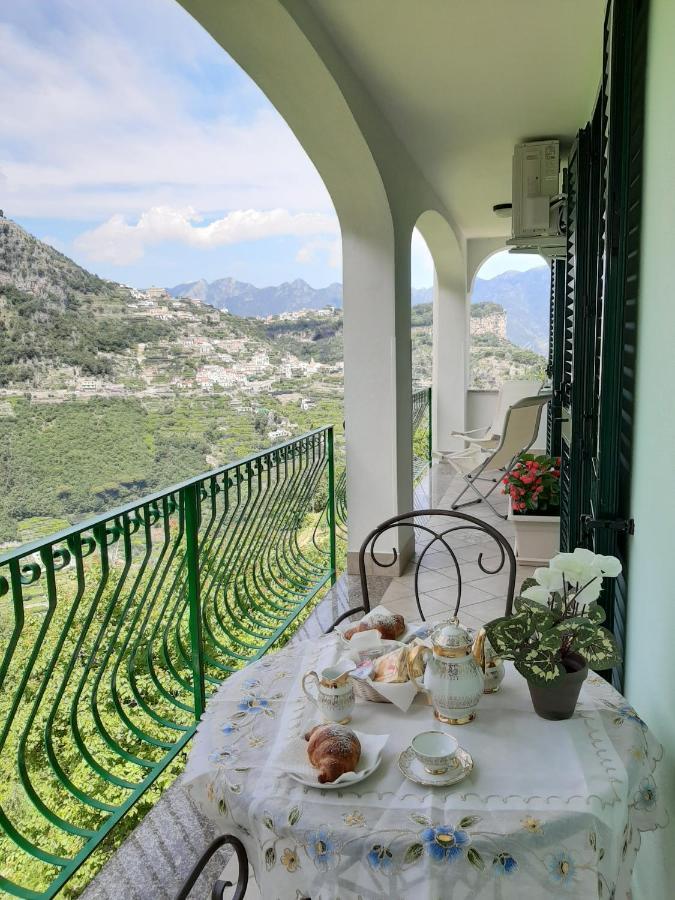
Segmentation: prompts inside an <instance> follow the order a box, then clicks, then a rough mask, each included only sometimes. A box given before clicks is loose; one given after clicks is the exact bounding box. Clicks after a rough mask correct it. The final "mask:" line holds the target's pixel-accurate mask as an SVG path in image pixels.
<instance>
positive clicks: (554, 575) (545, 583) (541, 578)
mask: <svg viewBox="0 0 675 900" xmlns="http://www.w3.org/2000/svg"><path fill="white" fill-rule="evenodd" d="M533 578H534V580H535V581H536V582H537V584H540V585H541V586H542V587H545V588H546V589H547V590H549V591H563V590H564V587H565V585H564V581H565V577H564V575H563V573H562V572H561V571H560V570H559V569H543V568H542V569H535V570H534V575H533Z"/></svg>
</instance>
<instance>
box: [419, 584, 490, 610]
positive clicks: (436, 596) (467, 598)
mask: <svg viewBox="0 0 675 900" xmlns="http://www.w3.org/2000/svg"><path fill="white" fill-rule="evenodd" d="M428 595H429V597H431V598H432V599H433V600H438V601H442V602H445V603H447V604H451V603H452V604H454V603H455V602H456V601H457V585H452V592H451V591H449V590H448V589H447V588H446V589H443V588H441V589H439V590H436V591H428ZM494 599H495V598H494V597H493V595H492V594H488V593H486V592H485V591H481V590H480V589H479V588H476V587H474V585H473V584H463V585H462V602H461V608H462V609H464V608H465V607H467V606H472V605H473V604H474V603H484V602H485V601H487V600H494Z"/></svg>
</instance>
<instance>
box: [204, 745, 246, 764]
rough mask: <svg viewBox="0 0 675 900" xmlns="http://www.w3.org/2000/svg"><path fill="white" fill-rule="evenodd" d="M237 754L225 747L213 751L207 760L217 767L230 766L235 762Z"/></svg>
mask: <svg viewBox="0 0 675 900" xmlns="http://www.w3.org/2000/svg"><path fill="white" fill-rule="evenodd" d="M238 756H239V754H238V752H237V751H236V750H229V749H228V748H227V747H225V748H223V749H222V750H214V752H213V753H211V754H210V755H209V760H210V761H211V762H212V763H215V764H216V765H217V766H231V765H232V764H233V763H234V762H236V760H237V758H238Z"/></svg>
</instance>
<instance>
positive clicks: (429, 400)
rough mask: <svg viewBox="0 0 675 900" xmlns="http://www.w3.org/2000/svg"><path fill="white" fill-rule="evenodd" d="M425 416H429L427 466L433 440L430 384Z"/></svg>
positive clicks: (430, 457) (431, 457)
mask: <svg viewBox="0 0 675 900" xmlns="http://www.w3.org/2000/svg"><path fill="white" fill-rule="evenodd" d="M427 416H428V417H429V439H428V447H427V454H428V457H429V466H431V462H432V459H433V440H432V433H431V422H432V418H433V417H432V414H431V386H429V387H428V388H427Z"/></svg>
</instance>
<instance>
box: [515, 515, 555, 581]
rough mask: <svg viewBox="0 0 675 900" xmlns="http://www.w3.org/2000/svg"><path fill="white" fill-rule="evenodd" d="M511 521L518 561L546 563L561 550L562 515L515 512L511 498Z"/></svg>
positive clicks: (523, 562)
mask: <svg viewBox="0 0 675 900" xmlns="http://www.w3.org/2000/svg"><path fill="white" fill-rule="evenodd" d="M508 518H509V522H511V524H512V525H513V530H514V533H515V538H516V541H515V552H516V557H517V559H518V562H519V563H521V564H522V565H525V566H541V565H545V564H546V563H547V562H548V561H549V560H550V559H553V557H554V556H555V555H556V554H557V553H558V552H559V551H560V516H542V515H531V514H530V515H527V514H522V513H514V511H513V509H512V508H511V501H510V500H509V517H508Z"/></svg>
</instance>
